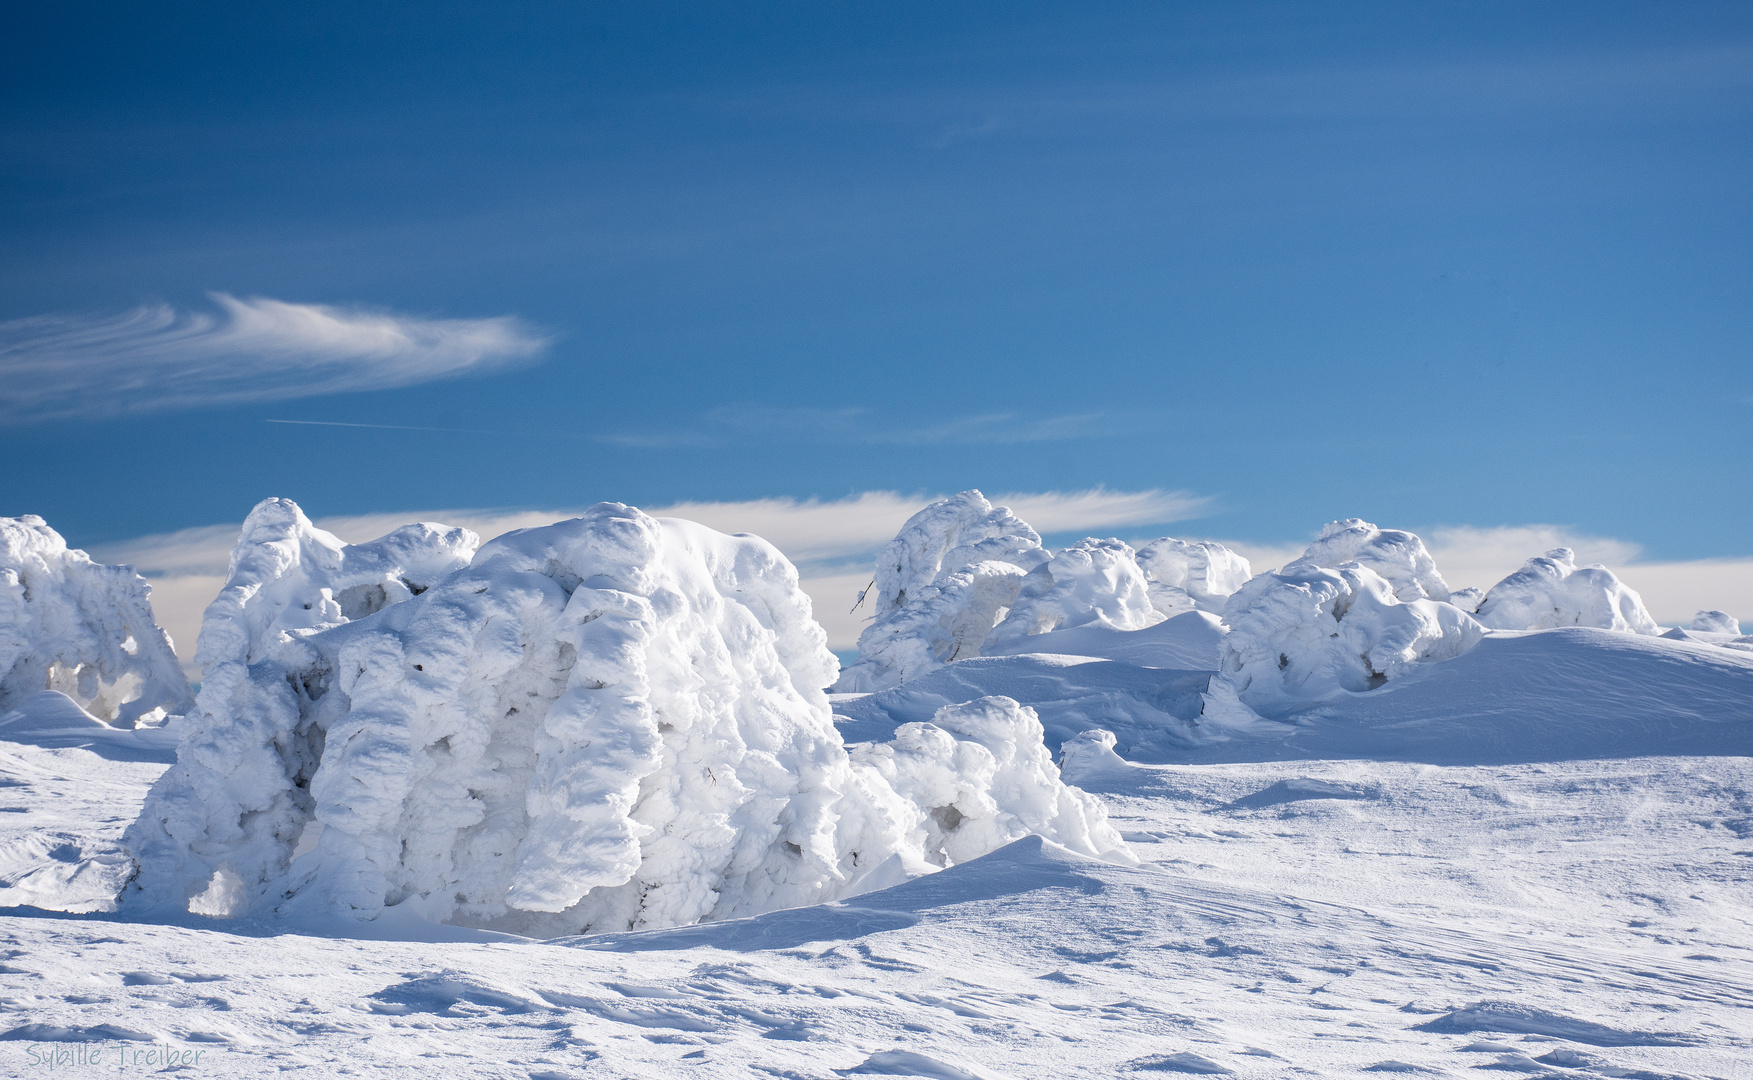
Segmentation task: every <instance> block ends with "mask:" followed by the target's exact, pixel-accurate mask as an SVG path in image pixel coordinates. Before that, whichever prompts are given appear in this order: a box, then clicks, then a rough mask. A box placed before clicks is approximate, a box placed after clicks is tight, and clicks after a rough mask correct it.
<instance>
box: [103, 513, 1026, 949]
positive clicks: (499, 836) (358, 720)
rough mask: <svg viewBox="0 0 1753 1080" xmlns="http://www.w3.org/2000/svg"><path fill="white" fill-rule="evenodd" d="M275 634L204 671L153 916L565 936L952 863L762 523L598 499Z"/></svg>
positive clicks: (172, 798) (711, 914)
mask: <svg viewBox="0 0 1753 1080" xmlns="http://www.w3.org/2000/svg"><path fill="white" fill-rule="evenodd" d="M266 648H267V655H266V656H265V657H264V658H263V659H261V660H259V661H257V662H256V663H254V664H252V665H251V666H249V667H248V668H245V667H244V666H243V665H241V664H237V663H227V664H221V665H218V666H217V668H216V675H215V676H214V677H213V678H212V680H211V682H212V685H211V686H210V687H209V686H204V687H203V688H202V694H201V702H200V708H199V709H198V710H197V712H196V713H195V714H194V715H193V716H192V717H191V718H190V724H191V730H190V731H189V732H188V733H187V734H186V735H185V737H184V739H183V742H182V745H181V747H180V748H179V751H178V761H177V764H176V765H175V766H173V767H172V768H171V769H170V770H169V771H168V772H166V773H165V775H164V777H163V778H162V779H161V780H160V781H159V782H158V784H157V785H155V786H154V788H153V790H152V792H151V794H150V796H149V797H148V799H147V803H146V806H145V808H144V809H143V811H142V813H141V816H140V819H139V820H138V821H137V822H136V823H135V825H134V827H133V828H132V829H131V830H130V832H129V835H128V844H129V846H130V847H131V849H132V850H133V851H134V852H135V853H136V855H137V856H138V858H139V860H140V863H141V867H142V869H141V874H140V877H139V878H138V879H137V882H136V890H137V892H136V894H135V898H134V902H135V903H141V902H144V903H147V904H165V905H172V906H184V905H188V906H190V907H191V908H193V909H195V910H200V911H206V912H210V913H215V914H232V915H235V914H239V913H242V912H246V911H260V910H264V909H266V908H287V909H295V910H300V909H301V910H315V911H319V912H341V913H351V914H353V915H355V916H357V917H360V918H371V917H374V916H375V915H377V914H378V913H379V912H381V911H382V910H383V909H384V908H385V907H386V906H392V905H406V906H405V907H404V908H403V910H409V911H413V912H414V913H416V914H418V915H420V916H422V917H424V918H427V919H432V920H448V921H453V922H460V923H466V924H471V925H482V926H493V927H500V928H504V929H507V930H512V931H515V932H520V933H529V934H539V935H557V934H563V933H582V932H587V931H592V930H608V929H617V930H619V929H628V928H636V927H656V926H671V925H678V924H685V923H692V922H696V921H700V920H703V919H721V918H731V917H736V916H741V915H749V914H754V913H757V912H760V911H765V910H772V909H776V908H782V907H791V906H796V905H802V904H809V903H817V902H821V901H824V900H831V899H834V898H836V897H839V896H844V895H847V894H849V893H851V892H854V891H856V890H857V889H858V888H859V887H860V885H861V883H865V882H870V881H873V880H885V879H893V878H894V877H895V876H896V875H898V874H901V873H906V872H915V871H921V870H924V869H927V868H928V864H926V863H925V861H924V852H923V850H922V849H921V847H920V840H919V837H921V836H923V832H922V826H921V824H920V822H921V820H922V818H923V817H924V816H925V815H926V813H927V811H928V810H929V809H930V808H929V807H920V806H917V805H914V804H913V803H911V802H909V801H908V800H907V799H904V798H902V797H901V796H900V795H898V794H897V793H896V792H895V790H894V789H893V788H892V787H891V786H890V785H889V784H888V783H887V782H886V781H885V780H884V779H883V777H882V776H881V775H880V774H879V773H878V772H877V771H875V770H874V769H872V768H870V767H866V766H859V765H855V764H854V762H853V761H852V759H851V758H850V757H849V756H848V754H847V752H846V749H845V747H844V745H843V744H842V742H841V739H840V735H839V732H838V731H837V730H836V729H835V727H834V725H833V722H832V719H831V717H830V715H829V711H828V705H827V697H826V695H825V693H824V692H823V690H822V689H821V688H822V687H823V686H824V685H825V684H826V683H827V682H828V681H829V680H830V679H831V678H832V677H833V674H834V671H835V669H836V663H835V660H834V657H833V654H832V653H830V652H828V650H827V648H826V645H825V635H824V634H823V632H822V630H821V628H820V626H818V625H817V624H816V622H815V621H814V619H813V618H812V617H811V612H810V602H809V598H808V597H807V596H806V595H805V594H804V593H803V592H802V591H801V590H800V589H799V588H798V582H797V571H796V570H795V569H794V568H793V567H792V566H791V564H790V563H789V562H787V561H786V560H785V558H784V556H783V555H781V554H780V553H779V552H778V551H777V550H776V549H774V548H773V547H772V545H770V544H768V543H766V542H765V541H763V540H760V539H758V538H756V537H750V536H737V537H731V536H724V535H721V534H719V533H716V532H713V531H711V530H709V529H706V528H704V527H702V526H699V525H696V524H693V523H691V522H685V521H676V520H667V519H665V520H659V519H654V518H651V517H648V516H647V515H645V514H642V513H640V512H639V511H637V510H634V509H631V508H629V507H626V506H622V505H620V504H614V503H603V504H599V505H598V506H595V507H593V508H592V509H591V510H589V511H588V512H587V513H586V514H585V515H584V516H583V517H582V518H578V519H574V520H572V521H566V522H561V523H559V524H556V525H551V526H546V527H543V528H539V529H526V530H521V531H517V532H513V533H508V534H506V535H505V536H502V537H500V538H498V539H497V540H494V541H493V542H491V543H489V544H487V545H485V546H484V547H483V548H481V550H480V552H479V553H478V554H477V555H476V557H475V559H474V560H473V562H472V563H471V564H470V565H469V566H468V567H467V568H465V569H462V570H459V571H457V572H455V573H453V574H451V575H449V576H448V577H445V578H443V579H442V580H440V581H439V582H438V583H437V584H435V585H433V586H432V587H431V588H429V589H427V590H426V591H424V592H422V593H421V594H420V595H418V596H414V597H412V598H410V599H408V600H405V601H403V602H401V603H398V604H394V605H391V606H389V607H387V608H384V609H382V610H380V611H378V612H377V613H376V614H373V615H368V616H365V617H364V618H361V619H358V620H355V621H351V622H346V623H342V624H339V625H336V626H333V627H330V628H329V629H326V630H323V631H320V632H316V633H312V634H309V635H300V636H292V637H286V638H283V639H281V640H279V641H278V642H273V643H269V644H268V645H267V646H266ZM1033 737H1034V740H1035V743H1036V744H1037V745H1038V744H1039V743H1040V739H1041V736H1040V732H1039V726H1038V724H1037V725H1036V728H1035V730H1034V732H1033ZM1040 753H1042V754H1044V753H1045V749H1044V748H1041V749H1040ZM994 756H995V757H1000V758H1001V757H1002V755H997V754H996V753H995V754H994ZM1005 775H1008V774H1005V773H1004V772H1003V770H999V771H998V772H997V773H995V774H994V779H993V781H992V783H994V784H996V783H998V782H999V781H1000V780H1001V779H1002V778H1003V776H1005ZM975 786H976V787H978V786H979V783H978V782H976V784H975ZM995 798H996V802H997V803H998V804H999V805H1000V806H1005V805H1008V804H1007V803H1006V798H1007V796H1006V797H995ZM1013 813H1014V812H1013ZM970 835H973V834H970ZM972 847H978V844H973V845H971V848H972ZM971 848H970V849H971ZM958 850H960V849H958ZM982 853H983V852H982Z"/></svg>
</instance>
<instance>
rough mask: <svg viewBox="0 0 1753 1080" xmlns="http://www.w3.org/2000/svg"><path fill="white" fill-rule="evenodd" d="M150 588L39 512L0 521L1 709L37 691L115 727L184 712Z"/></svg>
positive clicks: (185, 700)
mask: <svg viewBox="0 0 1753 1080" xmlns="http://www.w3.org/2000/svg"><path fill="white" fill-rule="evenodd" d="M151 594H152V587H151V586H150V585H148V584H147V583H146V581H145V580H144V579H143V578H141V577H140V576H139V575H138V574H136V573H134V569H133V567H129V566H105V565H103V564H101V563H95V562H92V561H91V558H90V557H89V556H88V555H86V554H85V552H83V551H79V550H77V549H69V548H68V547H67V542H66V541H65V540H63V539H62V538H61V535H60V534H59V533H57V532H56V531H55V530H53V529H51V528H49V526H48V524H47V523H46V522H44V521H43V519H42V518H40V517H37V516H35V515H33V514H27V515H25V516H24V517H17V518H0V712H5V711H6V710H8V709H10V708H13V707H14V706H16V705H18V704H19V703H21V702H23V701H24V700H26V699H28V698H30V697H32V696H33V695H35V694H38V693H40V692H41V691H43V690H58V691H60V692H62V693H65V694H67V695H68V696H69V697H72V698H73V699H75V700H76V701H77V702H78V703H79V704H80V706H81V707H83V708H84V709H86V710H87V711H88V712H90V713H91V714H92V715H94V716H97V717H98V718H99V719H102V720H105V721H107V722H110V723H112V724H115V725H117V726H119V727H127V728H131V727H134V726H135V725H136V724H137V723H138V722H139V720H140V718H141V717H143V716H147V715H150V714H154V713H156V714H158V715H163V714H164V713H167V712H168V713H176V712H181V711H183V710H184V709H187V708H188V707H189V683H188V680H187V679H186V678H184V676H183V673H182V668H181V667H180V666H179V665H178V664H177V658H176V653H175V651H174V650H173V649H172V647H171V641H170V638H169V636H168V635H166V634H165V632H164V631H163V630H161V629H159V626H158V624H157V623H156V622H154V621H153V617H152V605H151V603H150V600H149V598H150V596H151Z"/></svg>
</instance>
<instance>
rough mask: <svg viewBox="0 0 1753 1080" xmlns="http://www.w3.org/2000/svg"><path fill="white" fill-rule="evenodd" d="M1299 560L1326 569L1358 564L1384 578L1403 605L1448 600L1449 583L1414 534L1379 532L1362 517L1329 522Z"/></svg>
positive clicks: (1395, 530)
mask: <svg viewBox="0 0 1753 1080" xmlns="http://www.w3.org/2000/svg"><path fill="white" fill-rule="evenodd" d="M1301 561H1304V562H1311V563H1314V564H1315V565H1316V566H1324V567H1327V568H1328V569H1337V568H1339V567H1341V566H1344V565H1345V564H1346V563H1359V564H1361V565H1363V566H1366V567H1368V568H1369V569H1371V570H1374V571H1375V572H1376V573H1378V574H1380V575H1381V576H1382V577H1384V578H1386V579H1387V581H1388V584H1389V585H1390V586H1392V587H1393V589H1394V595H1395V596H1396V597H1397V598H1399V600H1400V601H1401V602H1402V603H1406V602H1410V601H1413V600H1447V599H1448V598H1449V585H1448V582H1446V581H1444V580H1443V576H1442V575H1441V574H1439V573H1437V569H1436V561H1435V560H1434V559H1432V558H1431V557H1430V552H1429V551H1427V550H1425V547H1424V541H1423V540H1420V539H1419V538H1418V535H1417V534H1416V533H1409V532H1404V531H1402V530H1400V529H1378V528H1376V527H1375V526H1374V525H1372V524H1370V523H1369V522H1367V521H1365V520H1363V519H1362V518H1346V519H1344V520H1343V521H1333V522H1329V523H1328V524H1327V526H1326V527H1325V528H1323V529H1322V530H1321V535H1320V536H1319V537H1317V538H1316V540H1315V542H1314V543H1312V544H1310V545H1309V547H1308V550H1306V551H1304V552H1303V554H1302V560H1301Z"/></svg>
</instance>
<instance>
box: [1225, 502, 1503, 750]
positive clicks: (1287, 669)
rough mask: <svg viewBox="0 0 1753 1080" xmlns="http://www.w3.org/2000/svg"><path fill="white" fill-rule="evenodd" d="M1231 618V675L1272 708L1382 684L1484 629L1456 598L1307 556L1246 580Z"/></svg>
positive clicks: (1252, 701)
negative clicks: (1434, 596) (1409, 591)
mask: <svg viewBox="0 0 1753 1080" xmlns="http://www.w3.org/2000/svg"><path fill="white" fill-rule="evenodd" d="M1406 535H1410V534H1406ZM1414 539H1415V540H1416V538H1414ZM1418 550H1420V551H1422V550H1423V544H1419V545H1418ZM1437 580H1438V581H1440V580H1441V579H1440V578H1439V579H1437ZM1407 584H1408V585H1410V586H1411V587H1413V588H1417V587H1419V586H1418V584H1417V583H1416V582H1415V581H1409V582H1408V583H1407ZM1445 592H1446V590H1445ZM1224 618H1225V620H1226V621H1227V622H1228V623H1229V626H1230V632H1229V634H1228V635H1226V636H1225V637H1224V639H1223V660H1222V663H1221V667H1220V670H1221V672H1222V677H1223V679H1224V680H1225V681H1226V682H1227V683H1228V684H1229V686H1230V687H1231V688H1232V689H1233V691H1234V693H1235V695H1236V696H1237V697H1239V698H1240V700H1241V701H1242V702H1243V703H1245V704H1246V705H1248V706H1249V707H1251V708H1253V709H1255V710H1258V711H1261V712H1263V713H1266V714H1269V715H1270V714H1272V713H1282V712H1288V711H1291V710H1293V709H1295V708H1297V707H1299V706H1306V705H1308V704H1310V703H1313V702H1317V701H1322V700H1325V699H1327V698H1330V697H1333V696H1334V695H1336V694H1339V693H1342V692H1344V691H1353V692H1361V691H1365V690H1373V689H1375V688H1376V687H1379V686H1381V685H1382V684H1383V683H1385V682H1387V681H1388V680H1390V679H1393V678H1397V677H1399V676H1401V675H1404V674H1405V673H1407V672H1408V671H1410V670H1411V669H1412V667H1413V665H1415V664H1418V663H1421V662H1424V661H1429V660H1446V659H1449V658H1451V657H1454V656H1458V655H1460V654H1461V653H1463V652H1466V651H1467V650H1468V649H1470V648H1472V647H1473V646H1474V645H1476V644H1478V642H1479V639H1480V638H1481V637H1482V636H1484V633H1485V630H1484V628H1483V627H1481V626H1480V625H1479V624H1478V623H1477V622H1475V621H1474V620H1473V618H1472V617H1471V616H1469V615H1468V614H1466V613H1465V612H1463V611H1462V610H1461V609H1459V608H1457V607H1455V606H1454V605H1453V604H1448V603H1444V602H1441V601H1437V600H1427V599H1414V600H1410V601H1402V600H1401V599H1400V598H1399V597H1398V596H1397V595H1396V592H1395V589H1394V586H1393V584H1392V583H1391V582H1390V581H1389V580H1388V579H1386V578H1384V577H1382V576H1381V575H1380V574H1378V573H1376V572H1375V571H1374V570H1371V569H1369V568H1368V567H1366V566H1363V565H1361V564H1359V563H1345V564H1342V565H1341V566H1340V567H1339V568H1338V569H1329V568H1327V567H1323V566H1320V565H1317V564H1316V563H1314V562H1312V561H1310V560H1307V559H1299V560H1297V561H1296V562H1293V563H1291V564H1290V565H1289V566H1286V567H1285V568H1284V569H1282V570H1279V571H1276V572H1274V573H1270V574H1262V575H1261V576H1259V577H1257V578H1254V579H1253V580H1252V581H1250V582H1248V583H1247V584H1246V585H1244V586H1242V588H1241V589H1240V590H1238V591H1237V592H1236V594H1235V595H1234V596H1232V597H1231V598H1230V603H1229V607H1228V608H1227V610H1226V612H1225V615H1224Z"/></svg>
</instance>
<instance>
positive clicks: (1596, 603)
mask: <svg viewBox="0 0 1753 1080" xmlns="http://www.w3.org/2000/svg"><path fill="white" fill-rule="evenodd" d="M1478 618H1479V621H1480V622H1481V623H1484V624H1485V625H1486V626H1488V627H1490V628H1492V629H1493V630H1550V629H1552V628H1554V627H1559V626H1592V627H1596V628H1598V629H1601V630H1627V631H1630V632H1632V633H1635V634H1656V633H1659V632H1660V629H1661V628H1660V627H1658V626H1657V625H1656V620H1655V619H1653V618H1651V617H1650V613H1649V612H1648V611H1646V610H1644V606H1643V598H1642V597H1640V596H1638V595H1637V592H1636V591H1635V590H1633V589H1631V588H1629V587H1627V586H1626V585H1625V583H1624V582H1622V581H1620V580H1619V579H1618V578H1617V577H1615V576H1614V575H1613V571H1611V570H1609V569H1607V568H1606V567H1605V566H1600V565H1595V566H1583V567H1579V566H1577V565H1576V555H1575V553H1574V552H1572V551H1571V549H1570V548H1554V549H1552V550H1551V551H1548V552H1547V553H1546V554H1544V555H1538V556H1535V557H1534V558H1532V559H1529V560H1528V561H1527V563H1525V564H1524V565H1523V566H1522V568H1521V569H1520V570H1517V571H1516V572H1515V573H1513V574H1511V575H1510V576H1509V577H1506V578H1504V579H1503V580H1502V581H1500V582H1498V583H1497V584H1496V585H1493V586H1492V587H1491V591H1489V592H1487V593H1486V594H1485V599H1484V600H1483V601H1482V602H1481V603H1480V604H1479V614H1478Z"/></svg>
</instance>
